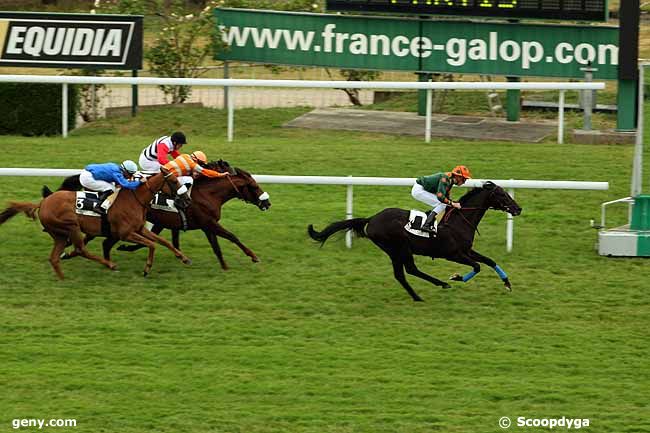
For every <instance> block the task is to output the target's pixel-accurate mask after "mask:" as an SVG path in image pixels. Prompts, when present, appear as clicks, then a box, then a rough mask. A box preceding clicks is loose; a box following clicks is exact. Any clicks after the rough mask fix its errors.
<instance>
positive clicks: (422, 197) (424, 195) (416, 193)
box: [411, 182, 447, 215]
mask: <svg viewBox="0 0 650 433" xmlns="http://www.w3.org/2000/svg"><path fill="white" fill-rule="evenodd" d="M411 195H412V196H413V198H414V199H416V200H417V201H421V202H422V203H425V204H428V205H429V206H431V207H433V211H434V212H435V213H436V214H437V215H440V214H441V213H442V212H444V211H445V209H446V208H447V205H446V204H444V203H441V202H440V200H438V197H436V195H435V194H431V193H430V192H428V191H425V190H424V187H423V186H422V185H420V184H419V183H417V182H415V184H413V188H411Z"/></svg>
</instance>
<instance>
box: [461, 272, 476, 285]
mask: <svg viewBox="0 0 650 433" xmlns="http://www.w3.org/2000/svg"><path fill="white" fill-rule="evenodd" d="M476 274H478V272H474V271H470V272H468V273H466V274H465V275H463V283H466V282H468V281H469V280H471V279H472V278H474V276H475V275H476Z"/></svg>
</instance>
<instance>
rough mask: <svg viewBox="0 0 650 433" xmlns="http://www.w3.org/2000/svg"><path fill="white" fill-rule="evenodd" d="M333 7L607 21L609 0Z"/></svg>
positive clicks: (345, 2) (382, 2) (406, 0)
mask: <svg viewBox="0 0 650 433" xmlns="http://www.w3.org/2000/svg"><path fill="white" fill-rule="evenodd" d="M327 10H329V11H349V12H355V11H356V12H382V13H393V14H418V15H464V16H478V17H501V18H513V19H518V18H546V19H553V20H573V21H607V19H608V15H609V14H608V10H607V0H327Z"/></svg>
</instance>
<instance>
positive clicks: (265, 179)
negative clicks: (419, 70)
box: [0, 168, 609, 252]
mask: <svg viewBox="0 0 650 433" xmlns="http://www.w3.org/2000/svg"><path fill="white" fill-rule="evenodd" d="M80 172H81V170H80V169H52V168H0V176H41V177H49V176H62V177H65V176H72V175H75V174H79V173H80ZM253 177H254V178H255V180H256V181H257V182H258V183H261V184H265V183H271V184H297V185H346V186H347V194H346V213H345V216H346V219H352V218H353V197H354V196H353V187H354V185H357V186H359V185H370V186H409V187H410V186H412V185H413V183H414V182H415V178H413V177H352V176H349V177H345V176H279V175H269V174H255V175H253ZM486 181H487V179H470V180H468V181H467V182H466V183H465V185H463V187H478V186H482V185H483V183H484V182H486ZM492 182H494V183H496V184H497V185H499V186H501V187H502V188H504V189H506V190H507V191H508V193H509V194H510V195H511V196H512V197H514V195H515V189H518V188H520V189H563V190H592V191H606V190H608V189H609V182H582V181H567V180H515V179H509V180H506V179H503V180H497V179H494V180H492ZM506 218H507V219H506V250H507V251H508V252H510V251H512V246H513V240H514V220H513V217H512V215H510V214H507V217H506ZM345 242H346V245H347V247H348V248H351V247H352V234H351V233H350V232H348V233H347V234H346V238H345Z"/></svg>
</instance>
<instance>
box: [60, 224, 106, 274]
mask: <svg viewBox="0 0 650 433" xmlns="http://www.w3.org/2000/svg"><path fill="white" fill-rule="evenodd" d="M70 240H71V241H72V243H73V244H74V247H75V251H74V252H75V253H76V254H77V255H80V256H82V257H85V258H87V259H88V260H93V261H95V262H98V263H101V264H102V265H104V266H106V267H107V268H108V269H111V270H113V269H115V263H113V262H111V261H110V260H106V259H104V258H102V257H99V256H96V255H94V254H91V253H90V251H88V249H87V248H86V244H85V242H84V238H83V237H82V235H81V232H80V231H79V230H75V231H73V232H72V233H70Z"/></svg>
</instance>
